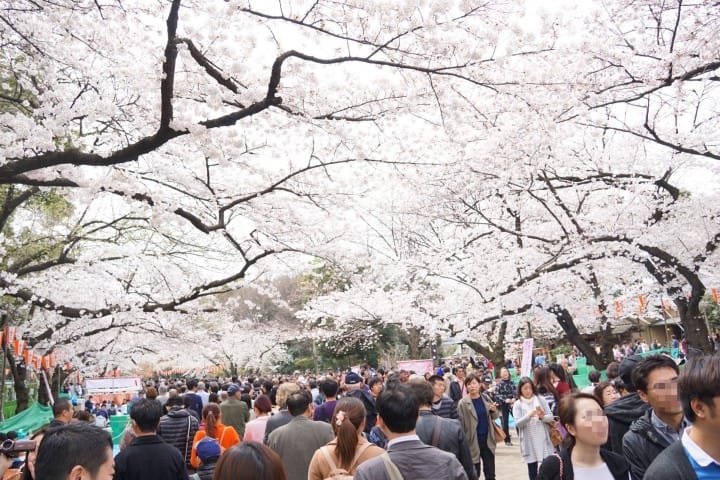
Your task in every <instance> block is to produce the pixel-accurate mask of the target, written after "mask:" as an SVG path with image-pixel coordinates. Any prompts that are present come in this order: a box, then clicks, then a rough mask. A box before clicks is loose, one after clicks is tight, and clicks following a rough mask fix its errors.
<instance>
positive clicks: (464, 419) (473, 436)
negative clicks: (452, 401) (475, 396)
mask: <svg viewBox="0 0 720 480" xmlns="http://www.w3.org/2000/svg"><path fill="white" fill-rule="evenodd" d="M481 398H482V399H483V403H484V404H485V410H486V411H487V418H485V419H483V421H485V422H487V423H488V439H487V446H488V448H489V449H490V450H491V451H492V452H493V453H495V446H496V445H497V441H496V440H495V431H494V430H493V427H492V425H491V423H492V422H493V421H494V420H495V419H496V418H498V417H499V416H500V412H498V410H497V408H495V405H494V404H493V403H491V402H488V401H487V399H486V398H485V397H484V396H481ZM490 407H493V408H495V410H494V411H493V412H490ZM457 411H458V417H459V418H460V425H461V426H462V429H463V433H465V436H466V437H467V439H468V443H469V444H470V455H471V456H472V459H473V463H475V464H478V463H480V445H478V438H477V425H478V418H477V412H476V411H475V407H474V406H473V403H472V399H471V398H470V395H465V396H464V397H463V398H462V399H460V401H459V402H458V405H457Z"/></svg>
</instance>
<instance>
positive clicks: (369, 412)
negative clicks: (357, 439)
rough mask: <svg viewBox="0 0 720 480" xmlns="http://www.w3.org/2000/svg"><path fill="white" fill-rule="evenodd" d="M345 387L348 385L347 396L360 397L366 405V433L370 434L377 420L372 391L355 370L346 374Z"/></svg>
mask: <svg viewBox="0 0 720 480" xmlns="http://www.w3.org/2000/svg"><path fill="white" fill-rule="evenodd" d="M345 387H347V390H348V392H347V394H345V396H346V397H355V398H358V399H360V401H362V402H363V405H365V433H366V434H367V435H369V434H370V430H372V428H373V427H374V426H375V422H376V421H377V410H376V409H375V399H374V398H373V397H372V395H371V394H370V392H368V391H367V390H366V389H365V383H364V382H363V379H362V377H361V376H360V375H358V374H357V373H355V372H348V373H347V374H346V375H345Z"/></svg>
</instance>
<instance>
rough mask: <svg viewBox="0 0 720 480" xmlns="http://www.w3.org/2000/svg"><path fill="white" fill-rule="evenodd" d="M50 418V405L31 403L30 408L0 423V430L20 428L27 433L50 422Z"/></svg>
mask: <svg viewBox="0 0 720 480" xmlns="http://www.w3.org/2000/svg"><path fill="white" fill-rule="evenodd" d="M52 418H53V414H52V407H46V406H44V405H41V404H39V403H33V404H32V406H31V407H30V408H28V409H26V410H23V411H22V412H20V413H18V414H17V415H15V416H12V417H10V418H8V419H7V420H5V421H4V422H2V423H0V432H9V431H15V432H19V431H21V430H22V431H23V432H25V433H26V434H28V435H29V434H31V433H32V432H34V431H36V430H38V429H40V428H41V427H43V426H45V425H47V424H48V423H50V420H52Z"/></svg>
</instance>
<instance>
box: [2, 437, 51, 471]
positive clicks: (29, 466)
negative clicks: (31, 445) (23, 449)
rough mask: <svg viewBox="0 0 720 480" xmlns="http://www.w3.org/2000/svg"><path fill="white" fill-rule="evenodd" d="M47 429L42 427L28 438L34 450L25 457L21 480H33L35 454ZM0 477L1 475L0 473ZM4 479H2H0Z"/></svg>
mask: <svg viewBox="0 0 720 480" xmlns="http://www.w3.org/2000/svg"><path fill="white" fill-rule="evenodd" d="M47 429H48V427H43V428H41V429H40V430H38V431H36V432H35V433H33V434H32V436H31V437H30V440H35V450H32V451H30V452H28V453H27V455H26V456H25V468H24V469H23V471H22V477H21V478H22V480H34V479H35V461H36V460H37V454H38V449H39V448H40V443H41V442H42V439H43V438H44V437H45V431H46V430H47ZM0 457H5V455H0ZM0 477H2V474H1V473H0ZM2 478H4V477H2Z"/></svg>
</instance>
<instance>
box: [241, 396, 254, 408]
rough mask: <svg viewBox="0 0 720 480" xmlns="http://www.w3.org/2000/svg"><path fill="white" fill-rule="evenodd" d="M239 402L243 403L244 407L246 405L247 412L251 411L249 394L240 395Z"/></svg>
mask: <svg viewBox="0 0 720 480" xmlns="http://www.w3.org/2000/svg"><path fill="white" fill-rule="evenodd" d="M240 401H241V402H245V405H247V407H248V410H252V398H250V394H249V393H243V394H242V395H240Z"/></svg>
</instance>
